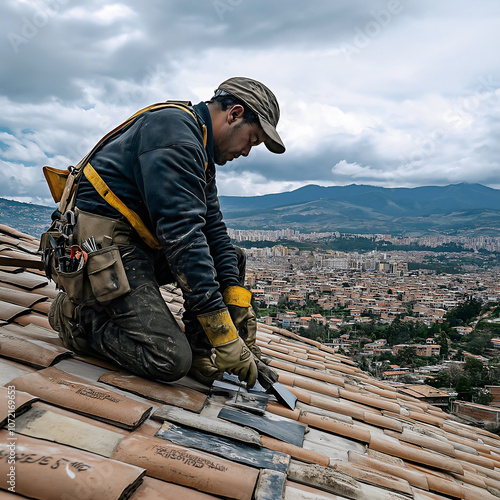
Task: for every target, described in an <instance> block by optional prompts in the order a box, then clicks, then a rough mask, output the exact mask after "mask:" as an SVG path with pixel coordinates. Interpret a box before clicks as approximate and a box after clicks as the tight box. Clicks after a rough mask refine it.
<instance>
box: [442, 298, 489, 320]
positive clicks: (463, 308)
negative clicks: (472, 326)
mask: <svg viewBox="0 0 500 500" xmlns="http://www.w3.org/2000/svg"><path fill="white" fill-rule="evenodd" d="M481 308H482V303H481V302H480V301H479V300H476V299H470V300H467V301H465V302H462V303H461V304H459V305H458V306H457V307H455V308H453V309H450V310H449V311H448V312H447V313H446V315H445V317H446V319H447V320H448V321H449V323H450V325H451V326H452V327H453V326H461V325H464V324H466V323H469V322H470V321H472V320H473V319H474V318H475V317H476V316H478V315H479V313H480V312H481Z"/></svg>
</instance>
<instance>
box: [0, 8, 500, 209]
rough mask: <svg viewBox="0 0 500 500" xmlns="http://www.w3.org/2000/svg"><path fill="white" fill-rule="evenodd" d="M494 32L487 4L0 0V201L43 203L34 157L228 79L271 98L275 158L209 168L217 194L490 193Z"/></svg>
mask: <svg viewBox="0 0 500 500" xmlns="http://www.w3.org/2000/svg"><path fill="white" fill-rule="evenodd" d="M499 26H500V2H498V1H497V0H481V1H480V2H473V1H472V0H440V1H439V2H436V1H435V0H381V1H379V0H314V1H310V2H305V1H303V0H301V1H297V0H274V1H269V0H141V1H140V2H138V1H134V0H2V2H1V5H0V50H1V52H0V54H1V62H0V110H1V112H0V197H3V198H10V199H16V200H19V201H28V202H33V203H40V204H49V205H50V204H52V202H51V198H50V194H49V191H48V188H47V187H46V185H45V182H44V181H43V177H42V172H41V167H42V166H43V165H46V164H48V165H51V166H53V167H57V168H66V166H67V165H71V164H75V163H77V162H78V161H79V160H80V158H81V157H82V156H84V155H85V153H86V152H87V151H88V150H89V149H90V148H91V147H92V145H93V144H94V143H95V142H96V141H97V140H98V139H99V138H100V137H101V136H102V135H104V134H105V133H106V132H107V131H108V130H109V129H111V128H113V127H114V126H115V125H117V124H118V123H120V122H121V121H123V120H124V119H125V118H126V117H127V116H129V115H130V114H132V113H133V112H135V111H136V110H138V109H140V108H142V107H144V106H146V105H148V104H152V103H154V102H159V101H163V100H166V99H185V100H187V99H189V100H192V101H193V102H199V101H201V100H207V99H209V98H210V97H211V95H212V93H213V90H214V89H215V88H216V87H217V86H218V84H219V83H220V82H222V81H223V80H225V79H226V78H228V77H231V76H249V77H252V78H255V79H257V80H261V81H262V82H263V83H265V84H266V85H267V86H268V87H270V88H271V89H272V90H273V92H274V93H275V94H276V96H277V97H278V100H279V103H280V107H281V119H280V123H279V125H278V130H279V131H280V134H281V136H282V138H283V140H284V142H285V144H286V146H287V152H286V153H285V154H284V155H273V154H271V153H269V152H268V151H267V150H266V149H265V147H264V146H260V147H259V148H256V149H254V151H253V152H252V153H251V155H250V156H249V157H248V158H246V159H245V158H240V159H238V160H236V161H233V162H231V163H228V164H226V165H225V166H224V167H220V168H219V171H218V185H219V192H220V194H223V195H258V194H267V193H276V192H281V191H289V190H292V189H295V188H298V187H300V186H303V185H306V184H313V183H314V184H320V185H324V186H327V185H347V184H352V183H356V184H371V185H378V186H384V187H416V186H423V185H447V184H452V183H459V182H478V183H481V184H484V185H487V186H490V187H494V188H498V189H500V180H499V178H498V175H497V172H498V162H499V158H500V142H499V141H498V137H499V135H500V100H499V98H500V58H499V57H498V47H500V30H499V29H498V27H499ZM495 47H496V49H495Z"/></svg>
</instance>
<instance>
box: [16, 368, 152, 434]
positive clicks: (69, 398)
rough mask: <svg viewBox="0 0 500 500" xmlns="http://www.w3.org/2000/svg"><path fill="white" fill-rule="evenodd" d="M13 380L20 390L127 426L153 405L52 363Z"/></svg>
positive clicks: (137, 419)
mask: <svg viewBox="0 0 500 500" xmlns="http://www.w3.org/2000/svg"><path fill="white" fill-rule="evenodd" d="M11 384H12V385H14V386H15V387H16V388H18V389H19V390H24V391H28V390H30V391H31V392H32V393H33V395H35V396H38V397H39V398H40V399H42V400H44V401H46V402H48V403H52V404H55V405H59V406H62V407H65V408H70V409H71V410H73V411H77V412H80V413H83V414H85V415H92V416H94V417H96V418H98V419H102V420H104V421H107V422H113V423H115V424H116V425H121V426H123V427H126V428H133V427H136V426H138V425H139V424H140V423H141V422H142V421H143V420H144V419H145V418H147V417H148V415H149V413H150V412H151V409H152V407H150V406H149V407H148V406H147V405H145V404H142V403H139V402H136V401H134V400H132V399H130V398H127V397H125V396H122V395H120V394H118V393H116V392H114V391H111V390H108V389H106V388H104V387H100V386H98V385H95V384H92V383H90V382H88V381H87V380H85V379H82V378H80V377H75V376H73V375H69V374H68V373H65V372H63V371H61V370H58V369H57V368H53V367H52V368H46V369H44V370H41V371H39V372H36V373H30V374H28V375H23V376H21V377H19V378H17V379H15V380H13V381H12V382H11Z"/></svg>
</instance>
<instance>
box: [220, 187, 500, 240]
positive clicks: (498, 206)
mask: <svg viewBox="0 0 500 500" xmlns="http://www.w3.org/2000/svg"><path fill="white" fill-rule="evenodd" d="M220 203H221V208H222V212H223V214H224V219H225V221H226V224H227V225H228V227H232V228H234V229H264V230H272V229H284V228H287V227H288V228H290V229H296V230H299V231H301V232H313V231H316V232H329V231H339V232H341V233H362V234H367V233H387V234H407V235H424V234H429V233H435V232H440V233H447V234H457V233H460V234H464V235H472V234H484V235H487V234H488V235H498V230H499V229H500V190H497V189H492V188H489V187H486V186H483V185H481V184H466V183H462V184H452V185H448V186H442V187H441V186H424V187H417V188H382V187H375V186H367V185H357V184H351V185H349V186H330V187H322V186H315V185H308V186H304V187H302V188H299V189H296V190H294V191H290V192H286V193H278V194H269V195H264V196H252V197H237V196H221V197H220Z"/></svg>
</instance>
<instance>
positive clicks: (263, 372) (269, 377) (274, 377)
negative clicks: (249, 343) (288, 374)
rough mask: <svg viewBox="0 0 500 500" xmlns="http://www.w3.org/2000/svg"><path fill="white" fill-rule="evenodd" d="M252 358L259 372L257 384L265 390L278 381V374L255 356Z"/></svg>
mask: <svg viewBox="0 0 500 500" xmlns="http://www.w3.org/2000/svg"><path fill="white" fill-rule="evenodd" d="M254 360H255V364H256V365H257V370H258V372H259V374H258V376H257V379H258V381H259V384H260V385H261V386H262V387H264V389H265V390H266V391H267V390H268V389H269V388H270V387H272V385H273V384H274V383H276V382H277V381H278V374H277V373H276V372H275V371H274V370H273V369H272V368H270V367H269V366H267V365H266V363H264V361H262V360H260V359H259V358H258V357H257V356H254Z"/></svg>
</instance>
